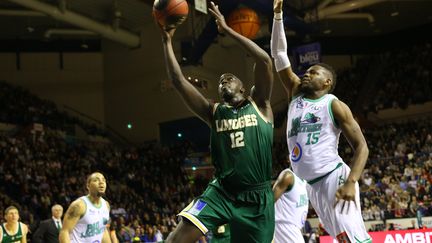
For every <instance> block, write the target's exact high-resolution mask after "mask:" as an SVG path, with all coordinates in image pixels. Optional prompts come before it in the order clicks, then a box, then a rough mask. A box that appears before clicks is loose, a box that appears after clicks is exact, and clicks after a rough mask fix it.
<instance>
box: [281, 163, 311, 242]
mask: <svg viewBox="0 0 432 243" xmlns="http://www.w3.org/2000/svg"><path fill="white" fill-rule="evenodd" d="M306 184H307V182H306V181H305V180H302V179H300V178H299V177H298V176H296V175H295V174H294V172H292V171H291V170H290V169H285V170H283V171H282V172H281V173H280V174H279V176H278V178H277V180H276V182H275V184H274V185H273V192H274V197H275V232H274V238H273V242H274V243H288V242H296V243H299V242H300V243H301V242H304V239H303V235H302V232H301V229H302V228H303V227H304V224H305V222H306V217H307V213H308V207H309V199H308V195H307V191H306Z"/></svg>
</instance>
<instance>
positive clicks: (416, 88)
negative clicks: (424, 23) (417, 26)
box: [364, 42, 432, 111]
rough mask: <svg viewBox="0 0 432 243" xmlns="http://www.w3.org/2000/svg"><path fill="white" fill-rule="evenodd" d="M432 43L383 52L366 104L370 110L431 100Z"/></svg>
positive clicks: (401, 106)
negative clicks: (376, 76)
mask: <svg viewBox="0 0 432 243" xmlns="http://www.w3.org/2000/svg"><path fill="white" fill-rule="evenodd" d="M431 66H432V43H430V42H427V43H422V44H417V45H414V46H411V47H407V48H402V49H399V50H397V51H391V52H387V53H385V54H383V61H382V67H381V68H382V72H381V75H380V77H379V78H377V80H376V81H375V82H374V84H375V88H374V89H373V90H375V92H376V93H375V94H370V97H369V98H368V99H365V100H367V103H366V104H364V106H365V107H367V109H368V110H369V111H378V110H382V109H387V108H402V109H405V108H406V107H407V106H408V105H410V104H422V103H424V102H426V101H430V100H432V71H431V69H430V67H431Z"/></svg>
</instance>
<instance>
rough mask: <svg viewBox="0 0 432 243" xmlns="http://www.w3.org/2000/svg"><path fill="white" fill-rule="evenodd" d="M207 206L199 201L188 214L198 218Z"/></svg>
mask: <svg viewBox="0 0 432 243" xmlns="http://www.w3.org/2000/svg"><path fill="white" fill-rule="evenodd" d="M205 206H207V203H206V202H204V201H201V200H200V199H198V200H197V201H196V202H195V204H194V205H193V206H192V208H191V209H189V210H188V212H189V213H190V214H192V215H195V216H197V215H198V214H199V213H200V212H201V211H202V210H203V209H204V208H205Z"/></svg>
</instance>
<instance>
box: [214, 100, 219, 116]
mask: <svg viewBox="0 0 432 243" xmlns="http://www.w3.org/2000/svg"><path fill="white" fill-rule="evenodd" d="M219 104H220V103H214V105H213V116H214V114H215V113H216V110H217V108H218V107H219Z"/></svg>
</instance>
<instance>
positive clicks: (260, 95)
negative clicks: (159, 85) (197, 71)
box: [161, 2, 274, 243]
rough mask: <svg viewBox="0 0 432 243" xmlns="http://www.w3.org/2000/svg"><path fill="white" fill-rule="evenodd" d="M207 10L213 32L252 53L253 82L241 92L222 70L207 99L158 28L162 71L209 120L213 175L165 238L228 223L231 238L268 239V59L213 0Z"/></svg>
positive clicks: (191, 238) (194, 235) (183, 238)
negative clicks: (213, 95) (216, 98)
mask: <svg viewBox="0 0 432 243" xmlns="http://www.w3.org/2000/svg"><path fill="white" fill-rule="evenodd" d="M209 11H210V12H211V13H212V15H213V16H214V17H215V19H216V24H217V26H218V30H219V32H223V33H225V34H226V36H228V37H230V38H232V39H233V40H234V41H236V42H237V44H238V45H240V46H241V47H243V49H244V50H246V52H247V53H248V54H249V55H250V56H252V57H253V58H254V59H255V63H256V64H255V65H256V66H255V71H254V75H255V79H254V80H255V86H254V87H253V88H252V90H251V95H250V97H247V96H246V93H245V88H244V86H243V83H242V82H241V81H240V80H239V79H238V78H237V77H236V76H235V75H234V74H231V73H225V74H222V76H221V77H220V79H219V88H218V91H219V95H220V97H221V98H222V102H221V103H211V102H209V101H208V100H207V99H206V98H205V97H204V96H203V95H202V94H201V93H200V92H199V91H198V90H197V89H196V88H195V87H194V86H193V85H192V84H191V83H189V82H188V81H187V80H186V79H185V77H184V75H183V74H182V72H181V69H180V66H179V64H178V62H177V60H176V58H175V55H174V51H173V48H172V43H171V42H172V36H173V34H174V31H175V30H174V29H171V30H164V29H163V28H161V30H162V43H163V49H164V53H165V60H166V64H167V71H168V75H169V77H170V79H171V80H172V82H173V84H174V87H175V88H176V89H177V91H178V93H179V94H180V96H181V97H182V98H183V100H184V102H185V103H186V105H187V106H188V107H189V108H190V109H191V110H192V111H193V112H194V113H195V114H196V115H197V116H198V117H200V118H201V119H202V120H203V121H205V122H206V123H207V124H208V125H209V126H210V128H211V141H210V143H211V144H210V145H211V155H212V161H213V164H214V166H215V168H216V172H215V179H214V180H213V181H212V182H210V184H209V186H208V187H207V189H206V190H205V192H204V193H203V194H202V195H201V196H199V197H198V198H196V199H195V200H194V201H193V202H191V203H190V204H189V206H188V207H186V208H185V209H184V210H183V211H182V212H181V213H180V214H179V215H180V216H182V221H181V222H180V223H179V225H178V226H177V228H176V229H175V231H174V232H173V233H172V234H171V235H170V236H169V237H168V239H167V242H176V243H179V242H180V243H183V242H195V241H196V240H197V239H198V238H199V237H201V236H202V235H203V234H206V233H207V232H208V231H209V230H215V229H216V227H218V226H220V225H224V224H227V223H229V225H230V227H231V242H248V243H251V242H257V243H258V242H259V243H269V242H271V240H272V238H273V231H274V199H273V192H272V188H271V171H272V151H271V150H272V144H273V113H272V110H271V107H270V95H271V89H272V85H273V73H272V61H271V58H270V57H269V55H268V54H267V53H266V52H265V51H264V50H262V49H261V48H259V47H258V46H257V45H256V44H255V43H254V42H252V41H251V40H249V39H247V38H245V37H243V36H241V35H240V34H238V33H236V32H235V31H234V30H232V29H231V28H230V27H228V25H227V24H226V22H225V19H224V17H223V15H222V14H221V13H220V11H219V9H218V6H216V5H215V4H214V3H213V2H212V3H211V8H210V9H209Z"/></svg>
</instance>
